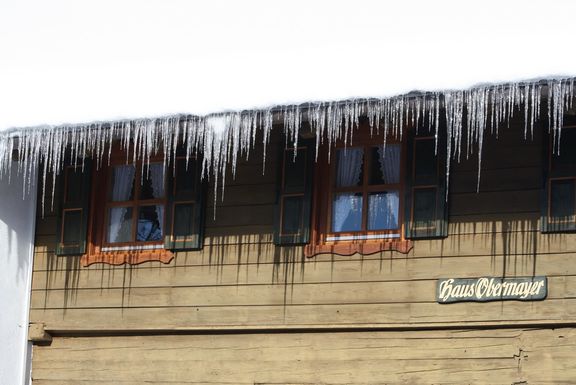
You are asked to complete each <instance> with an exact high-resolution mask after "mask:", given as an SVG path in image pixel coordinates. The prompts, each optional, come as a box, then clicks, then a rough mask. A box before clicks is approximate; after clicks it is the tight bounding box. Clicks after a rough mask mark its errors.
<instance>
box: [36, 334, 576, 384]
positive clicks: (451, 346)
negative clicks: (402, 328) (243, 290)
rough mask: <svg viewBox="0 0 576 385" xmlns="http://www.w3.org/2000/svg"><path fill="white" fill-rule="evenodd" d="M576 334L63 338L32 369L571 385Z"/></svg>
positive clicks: (150, 378) (54, 377)
mask: <svg viewBox="0 0 576 385" xmlns="http://www.w3.org/2000/svg"><path fill="white" fill-rule="evenodd" d="M575 339H576V332H575V331H574V330H573V329H558V330H535V329H530V330H519V329H510V330H492V331H474V330H450V331H419V332H386V333H376V332H355V333H348V332H346V333H288V334H284V333H281V334H231V335H226V336H221V335H216V336H215V335H182V336H146V337H141V336H135V337H100V338H87V337H82V338H57V339H55V340H54V342H53V343H52V346H50V347H49V348H47V347H38V348H36V350H35V352H34V370H33V375H34V378H35V381H34V383H35V384H39V385H44V384H46V385H53V384H61V385H82V384H91V385H103V384H125V385H137V384H138V385H139V384H144V383H154V384H163V385H168V384H170V385H174V384H212V385H224V384H227V385H230V384H234V385H241V384H250V385H253V384H261V385H264V384H269V385H272V384H274V385H311V384H318V385H320V384H323V385H336V384H363V385H368V384H374V385H375V384H458V385H462V384H490V385H495V384H508V385H509V384H562V383H564V384H569V383H574V382H573V381H574V371H576V360H574V359H573V357H574V350H575V348H576V347H575V342H576V341H575ZM524 381H525V382H524Z"/></svg>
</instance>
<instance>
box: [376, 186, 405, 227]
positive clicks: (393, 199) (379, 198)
mask: <svg viewBox="0 0 576 385" xmlns="http://www.w3.org/2000/svg"><path fill="white" fill-rule="evenodd" d="M399 208H400V194H399V193H398V191H383V192H375V193H370V195H369V196H368V230H394V229H397V228H398V210H399Z"/></svg>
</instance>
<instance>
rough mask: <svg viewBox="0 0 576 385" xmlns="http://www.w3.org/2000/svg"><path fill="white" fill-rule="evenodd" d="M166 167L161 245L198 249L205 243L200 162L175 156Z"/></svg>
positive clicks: (167, 247) (176, 248) (178, 249)
mask: <svg viewBox="0 0 576 385" xmlns="http://www.w3.org/2000/svg"><path fill="white" fill-rule="evenodd" d="M175 162H176V164H175V165H174V167H169V169H168V171H167V178H168V184H167V186H168V188H167V194H166V198H167V199H166V234H165V237H164V247H165V248H166V249H169V250H173V251H185V250H199V249H201V248H202V247H203V245H204V211H205V207H204V195H205V194H204V188H203V186H202V183H201V181H200V173H201V169H200V162H199V161H198V160H197V159H196V158H189V159H188V160H186V156H177V157H176V159H175Z"/></svg>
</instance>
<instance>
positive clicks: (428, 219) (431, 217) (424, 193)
mask: <svg viewBox="0 0 576 385" xmlns="http://www.w3.org/2000/svg"><path fill="white" fill-rule="evenodd" d="M413 216H414V218H413V222H414V223H413V226H414V229H433V228H434V227H435V226H436V224H435V220H436V188H421V189H414V212H413Z"/></svg>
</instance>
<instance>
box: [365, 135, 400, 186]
mask: <svg viewBox="0 0 576 385" xmlns="http://www.w3.org/2000/svg"><path fill="white" fill-rule="evenodd" d="M371 151H372V161H371V164H370V184H371V185H376V184H392V183H398V182H400V145H399V144H388V145H386V147H384V146H378V147H372V150H371Z"/></svg>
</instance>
